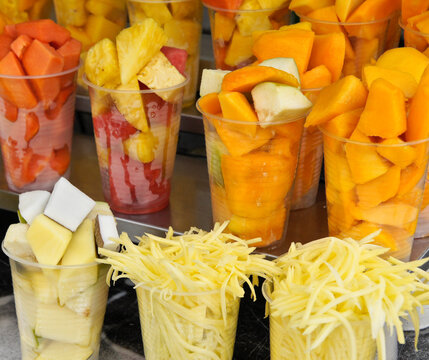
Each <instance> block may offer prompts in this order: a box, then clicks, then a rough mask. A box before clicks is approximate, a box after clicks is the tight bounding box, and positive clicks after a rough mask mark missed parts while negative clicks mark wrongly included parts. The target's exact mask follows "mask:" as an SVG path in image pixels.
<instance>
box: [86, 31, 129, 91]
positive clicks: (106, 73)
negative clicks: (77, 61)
mask: <svg viewBox="0 0 429 360" xmlns="http://www.w3.org/2000/svg"><path fill="white" fill-rule="evenodd" d="M85 73H86V76H87V77H88V80H89V81H91V82H92V83H93V84H95V85H98V86H104V87H107V88H112V89H113V88H115V87H116V86H118V85H119V84H120V82H121V81H120V78H119V63H118V54H117V52H116V47H115V44H114V43H113V41H112V40H110V39H104V40H101V41H100V42H98V43H97V44H95V45H94V46H93V47H92V48H91V49H89V51H88V55H87V56H86V59H85Z"/></svg>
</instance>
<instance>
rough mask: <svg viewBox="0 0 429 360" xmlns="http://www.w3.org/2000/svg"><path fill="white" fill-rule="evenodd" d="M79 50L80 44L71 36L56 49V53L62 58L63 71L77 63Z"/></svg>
mask: <svg viewBox="0 0 429 360" xmlns="http://www.w3.org/2000/svg"><path fill="white" fill-rule="evenodd" d="M81 50H82V44H81V43H80V42H79V41H78V40H76V39H73V38H71V39H70V40H67V41H66V43H65V44H64V45H63V46H61V47H60V48H59V49H58V54H60V55H61V56H62V57H63V59H64V69H63V70H64V71H66V70H69V69H73V68H74V67H76V66H78V65H79V60H80V52H81Z"/></svg>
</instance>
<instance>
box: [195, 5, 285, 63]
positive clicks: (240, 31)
mask: <svg viewBox="0 0 429 360" xmlns="http://www.w3.org/2000/svg"><path fill="white" fill-rule="evenodd" d="M203 4H204V6H206V7H207V9H208V12H209V17H210V26H211V34H212V43H213V53H214V58H215V62H216V69H222V70H235V69H238V68H241V67H243V66H246V65H249V64H251V63H252V62H254V61H255V60H256V58H255V57H254V56H253V53H252V45H253V38H252V34H253V33H254V32H256V31H265V30H277V29H279V28H280V27H281V26H284V25H287V24H289V15H290V12H289V10H288V1H287V2H286V3H285V4H284V5H283V6H281V7H279V8H276V9H257V10H252V9H247V10H246V9H240V10H228V9H222V8H218V7H214V6H212V5H209V4H208V3H205V2H204V1H203Z"/></svg>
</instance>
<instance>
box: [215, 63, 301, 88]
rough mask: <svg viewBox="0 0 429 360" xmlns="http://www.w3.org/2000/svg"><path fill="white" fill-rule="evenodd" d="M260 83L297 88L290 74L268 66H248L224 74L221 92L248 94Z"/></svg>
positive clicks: (294, 78) (297, 83)
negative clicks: (272, 83) (273, 83)
mask: <svg viewBox="0 0 429 360" xmlns="http://www.w3.org/2000/svg"><path fill="white" fill-rule="evenodd" d="M262 82H275V83H280V84H285V85H290V86H294V87H299V82H298V80H297V79H296V77H295V76H293V75H292V74H289V73H287V72H285V71H282V70H279V69H276V68H273V67H270V66H258V65H257V66H255V65H249V66H245V67H243V68H241V69H237V70H234V71H231V72H230V73H228V74H226V75H225V77H224V78H223V81H222V90H223V91H239V92H250V91H252V89H253V88H254V87H255V86H256V85H258V84H260V83H262Z"/></svg>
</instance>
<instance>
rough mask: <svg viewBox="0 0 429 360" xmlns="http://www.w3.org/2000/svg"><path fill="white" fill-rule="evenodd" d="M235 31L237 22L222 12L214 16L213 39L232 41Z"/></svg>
mask: <svg viewBox="0 0 429 360" xmlns="http://www.w3.org/2000/svg"><path fill="white" fill-rule="evenodd" d="M234 29H235V21H234V19H231V18H230V17H227V16H224V15H223V14H222V13H220V12H216V13H215V15H214V24H213V39H214V40H218V41H223V42H228V41H229V40H231V37H232V34H233V33H234Z"/></svg>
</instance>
